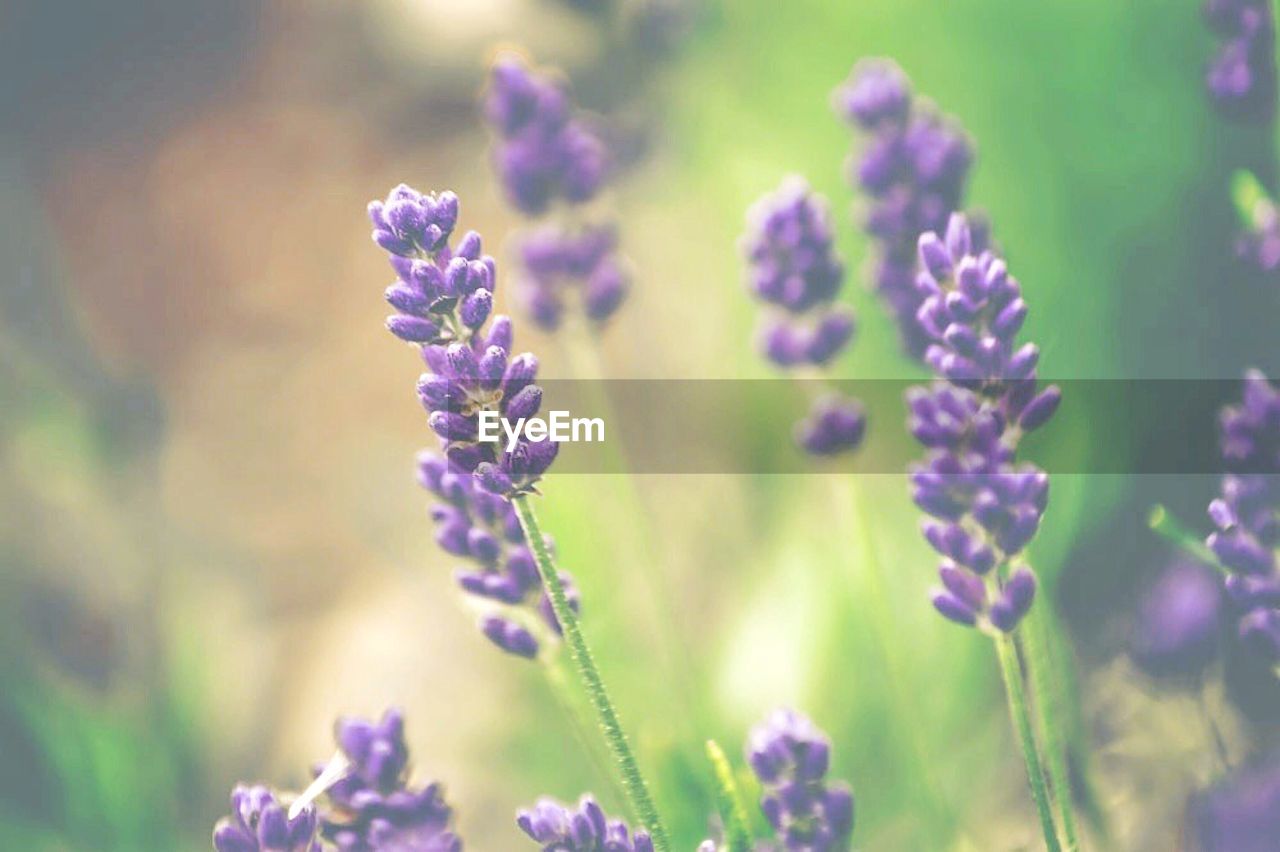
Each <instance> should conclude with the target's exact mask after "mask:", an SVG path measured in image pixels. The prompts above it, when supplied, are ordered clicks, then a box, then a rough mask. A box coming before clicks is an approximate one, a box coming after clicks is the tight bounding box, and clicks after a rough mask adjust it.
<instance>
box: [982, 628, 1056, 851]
mask: <svg viewBox="0 0 1280 852" xmlns="http://www.w3.org/2000/svg"><path fill="white" fill-rule="evenodd" d="M993 640H994V641H995V644H996V656H998V657H999V658H1000V674H1001V676H1002V677H1003V678H1004V691H1005V695H1006V697H1007V698H1008V701H1009V717H1010V719H1011V720H1012V721H1013V728H1014V733H1016V734H1017V736H1018V745H1019V746H1020V747H1021V748H1022V760H1023V762H1024V763H1025V764H1026V767H1027V783H1028V784H1029V785H1030V787H1031V795H1032V798H1034V799H1035V802H1036V811H1037V812H1038V813H1039V815H1040V828H1041V831H1042V832H1043V833H1044V845H1045V848H1046V849H1048V850H1049V852H1061V850H1062V846H1061V844H1060V843H1059V842H1058V829H1057V827H1056V826H1055V825H1054V822H1053V811H1052V810H1051V809H1050V807H1049V791H1048V786H1047V784H1046V783H1045V776H1044V769H1043V768H1042V767H1041V765H1040V755H1039V754H1038V753H1037V752H1036V741H1035V737H1034V735H1033V734H1032V731H1031V713H1030V710H1029V709H1028V707H1027V696H1026V693H1025V692H1024V691H1023V687H1022V669H1021V667H1020V665H1019V663H1018V651H1017V648H1016V647H1015V646H1014V644H1013V639H1012V637H1010V636H1009V635H1008V634H1005V633H997V634H996V635H995V636H994V637H993Z"/></svg>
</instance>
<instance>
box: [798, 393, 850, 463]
mask: <svg viewBox="0 0 1280 852" xmlns="http://www.w3.org/2000/svg"><path fill="white" fill-rule="evenodd" d="M866 431H867V417H866V414H865V412H864V411H863V408H862V403H860V402H858V401H857V400H855V399H848V398H846V397H843V396H840V395H839V394H832V395H828V396H824V397H822V398H820V399H818V400H817V401H816V402H815V403H814V406H813V410H812V411H811V412H810V413H809V416H808V417H806V418H805V419H804V420H801V421H800V422H799V423H798V424H796V443H798V444H799V445H800V446H801V447H803V448H804V450H805V452H808V453H811V454H813V455H815V456H830V455H835V454H837V453H841V452H844V451H845V450H849V449H853V448H855V447H857V446H858V445H859V444H861V443H862V436H863V435H864V434H865V433H866Z"/></svg>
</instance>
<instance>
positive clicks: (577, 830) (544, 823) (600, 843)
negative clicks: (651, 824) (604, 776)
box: [516, 794, 653, 852]
mask: <svg viewBox="0 0 1280 852" xmlns="http://www.w3.org/2000/svg"><path fill="white" fill-rule="evenodd" d="M516 825H518V826H520V830H521V831H523V832H524V833H525V834H527V835H528V836H529V837H530V838H531V839H532V840H534V841H535V842H536V843H538V844H539V845H540V846H541V847H542V849H543V852H653V841H652V840H651V839H650V837H649V835H648V833H646V832H644V831H641V830H637V831H636V832H635V834H634V835H633V834H632V833H631V830H630V829H629V828H628V827H627V824H626V823H625V822H623V821H622V820H618V819H609V818H608V817H607V816H605V813H604V810H602V809H601V807H600V805H599V804H597V803H596V800H595V798H594V797H592V796H591V795H590V794H587V795H584V796H583V797H582V798H581V799H579V800H578V805H577V807H576V808H575V807H570V806H568V805H563V804H561V803H559V802H557V801H556V800H555V799H550V798H542V799H539V800H538V802H537V804H535V805H534V806H533V807H532V808H529V809H527V810H522V811H520V812H519V813H518V814H517V815H516Z"/></svg>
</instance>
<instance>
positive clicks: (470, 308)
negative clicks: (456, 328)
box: [458, 289, 493, 329]
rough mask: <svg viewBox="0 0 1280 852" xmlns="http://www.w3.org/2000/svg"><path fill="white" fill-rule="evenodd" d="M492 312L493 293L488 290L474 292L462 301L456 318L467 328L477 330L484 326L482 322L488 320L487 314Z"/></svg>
mask: <svg viewBox="0 0 1280 852" xmlns="http://www.w3.org/2000/svg"><path fill="white" fill-rule="evenodd" d="M492 310H493V293H492V292H491V291H489V290H483V289H482V290H476V291H475V292H474V293H472V294H471V295H470V296H467V297H466V298H465V299H463V300H462V307H461V309H460V310H459V311H458V316H459V318H460V319H461V320H462V324H463V325H465V326H466V327H467V328H470V329H477V328H479V327H480V326H482V325H484V321H485V320H487V319H488V318H489V312H490V311H492Z"/></svg>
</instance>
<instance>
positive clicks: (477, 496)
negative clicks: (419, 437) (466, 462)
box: [418, 451, 579, 659]
mask: <svg viewBox="0 0 1280 852" xmlns="http://www.w3.org/2000/svg"><path fill="white" fill-rule="evenodd" d="M418 482H419V484H421V485H422V487H423V488H425V489H427V490H428V491H429V492H431V494H433V495H434V496H435V497H436V498H437V499H438V500H439V502H438V503H437V504H436V505H435V506H433V507H432V509H431V517H432V519H433V520H434V521H435V524H436V543H437V544H439V545H440V547H441V548H442V549H444V550H445V551H447V552H449V553H451V554H453V555H455V556H459V557H462V558H464V559H467V560H469V561H470V562H471V563H472V564H473V567H469V568H465V569H460V570H459V571H458V572H457V574H456V579H457V582H458V585H459V586H461V587H462V589H463V591H465V592H466V593H467V594H468V595H470V596H472V597H473V598H474V599H476V600H478V601H481V602H482V603H484V604H485V608H486V613H485V615H483V616H482V618H481V621H480V629H481V632H482V633H484V635H485V636H487V637H488V638H489V640H490V641H491V642H493V643H494V644H495V645H497V646H498V647H499V648H501V649H502V650H504V651H506V652H508V653H510V654H515V655H516V656H518V657H525V658H530V659H531V658H533V657H536V656H537V655H538V650H539V648H540V646H541V642H540V641H539V638H538V637H539V635H542V636H543V637H546V636H552V637H558V636H559V634H560V625H559V622H557V621H556V618H555V615H554V614H553V613H552V611H551V602H550V599H549V598H548V597H547V595H546V593H545V592H544V591H543V589H542V581H541V579H540V578H539V576H538V569H537V566H536V565H535V564H534V561H533V553H532V552H531V551H530V550H529V546H528V543H527V541H526V540H525V537H524V530H523V529H521V527H520V522H519V520H518V519H517V517H516V513H515V509H514V508H513V507H512V506H511V503H510V502H509V501H507V500H506V499H504V498H503V497H501V496H498V495H496V494H493V493H492V492H490V491H487V490H485V489H484V488H483V487H482V486H481V485H480V483H479V482H478V481H477V480H476V478H475V477H474V476H467V475H466V474H465V473H461V472H459V471H457V470H455V469H452V468H451V467H450V465H449V463H448V462H447V461H446V460H445V459H444V458H443V457H442V456H440V455H438V454H436V453H432V452H430V451H424V452H422V453H420V454H419V456H418ZM547 546H548V547H549V548H551V549H553V550H554V548H555V543H554V542H553V541H552V540H551V538H550V536H548V537H547ZM560 581H561V582H562V583H563V584H564V586H565V591H566V593H567V594H568V595H569V602H570V605H572V606H573V608H574V610H575V611H577V609H578V606H579V604H578V594H577V591H576V589H575V587H574V584H573V578H572V577H570V576H569V574H567V573H565V572H561V574H560Z"/></svg>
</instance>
